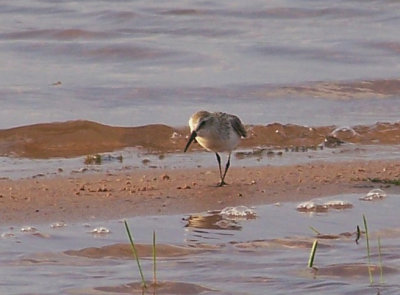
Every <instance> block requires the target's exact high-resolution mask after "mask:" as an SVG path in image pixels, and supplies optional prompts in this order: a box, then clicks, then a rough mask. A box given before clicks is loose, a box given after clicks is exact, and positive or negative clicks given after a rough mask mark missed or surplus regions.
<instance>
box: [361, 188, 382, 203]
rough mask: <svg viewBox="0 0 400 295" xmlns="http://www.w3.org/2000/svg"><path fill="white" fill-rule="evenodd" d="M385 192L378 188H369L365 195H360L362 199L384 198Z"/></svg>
mask: <svg viewBox="0 0 400 295" xmlns="http://www.w3.org/2000/svg"><path fill="white" fill-rule="evenodd" d="M386 196H387V195H386V192H385V191H384V190H382V189H380V188H374V189H372V190H370V191H369V192H368V193H367V194H366V195H365V196H362V197H360V200H363V201H375V200H380V199H384V198H386Z"/></svg>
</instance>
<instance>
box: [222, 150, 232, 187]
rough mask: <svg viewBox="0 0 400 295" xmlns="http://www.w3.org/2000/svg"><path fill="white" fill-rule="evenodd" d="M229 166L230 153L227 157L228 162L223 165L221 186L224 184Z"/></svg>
mask: <svg viewBox="0 0 400 295" xmlns="http://www.w3.org/2000/svg"><path fill="white" fill-rule="evenodd" d="M230 165H231V153H229V155H228V161H227V162H226V165H225V171H224V175H223V176H222V178H221V183H222V185H224V184H226V183H225V175H226V172H228V169H229V166H230Z"/></svg>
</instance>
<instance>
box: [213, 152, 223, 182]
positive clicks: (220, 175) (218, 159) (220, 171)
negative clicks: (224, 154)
mask: <svg viewBox="0 0 400 295" xmlns="http://www.w3.org/2000/svg"><path fill="white" fill-rule="evenodd" d="M215 155H216V156H217V161H218V168H219V177H220V178H221V182H220V183H218V186H223V185H224V184H225V182H224V177H223V176H222V169H221V157H220V156H219V155H218V153H215Z"/></svg>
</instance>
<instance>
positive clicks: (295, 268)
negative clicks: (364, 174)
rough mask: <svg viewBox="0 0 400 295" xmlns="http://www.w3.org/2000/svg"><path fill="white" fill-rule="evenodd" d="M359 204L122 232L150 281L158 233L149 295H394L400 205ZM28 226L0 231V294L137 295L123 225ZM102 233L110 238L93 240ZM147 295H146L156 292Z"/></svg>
mask: <svg viewBox="0 0 400 295" xmlns="http://www.w3.org/2000/svg"><path fill="white" fill-rule="evenodd" d="M366 193H367V192H366ZM360 197H362V195H337V196H332V197H329V198H326V199H320V200H315V201H316V202H321V203H323V202H326V201H328V200H338V199H339V200H342V201H345V202H348V203H351V204H352V205H353V206H352V207H348V206H344V208H343V209H335V208H337V207H335V208H333V207H330V208H329V209H328V210H327V211H325V212H320V213H317V212H306V213H305V212H299V211H297V210H296V206H297V205H298V204H295V203H284V204H275V205H267V206H258V207H255V208H253V210H254V211H255V213H256V217H255V218H250V219H246V218H235V217H231V216H230V217H227V216H221V215H219V214H218V213H217V212H209V213H198V214H192V215H177V216H156V217H137V218H129V219H128V223H129V224H130V227H131V230H132V231H133V234H134V239H135V241H136V243H137V244H138V245H137V248H138V252H139V255H140V256H142V259H141V263H142V266H143V269H144V275H145V277H146V279H147V280H150V279H151V277H152V259H151V251H152V250H151V240H152V231H153V230H155V231H156V236H157V249H158V250H157V253H158V264H157V265H158V271H157V276H158V280H159V281H160V282H161V285H160V286H159V287H158V288H156V289H155V294H200V293H201V294H265V292H268V294H287V293H288V292H290V293H294V294H305V293H307V294H321V293H324V294H374V295H375V294H379V293H378V292H380V294H397V293H398V290H399V288H400V285H399V284H398V274H399V271H400V256H399V255H398V251H399V247H400V230H399V223H398V218H397V208H398V206H399V200H400V195H389V196H388V197H387V198H384V199H380V200H377V201H362V200H359V198H360ZM336 204H337V203H336ZM363 214H365V216H366V217H367V222H368V229H369V233H370V244H371V265H373V267H374V268H373V269H374V271H373V273H374V284H373V285H372V286H370V283H369V276H368V269H367V250H366V240H365V235H361V238H360V240H359V242H358V244H357V243H356V242H355V240H356V237H357V234H356V226H357V225H359V226H360V228H361V229H363V228H364V226H363V219H362V215H363ZM282 216H285V218H282ZM61 225H62V224H61ZM30 226H32V227H34V228H35V229H33V230H32V229H29V228H27V227H25V230H26V232H21V230H20V229H21V227H20V226H18V227H17V226H16V227H12V228H4V227H2V228H1V229H0V231H1V232H2V238H1V244H0V245H1V246H0V247H1V252H2V255H1V258H0V260H1V263H0V265H1V273H2V283H1V284H0V290H1V293H3V294H141V291H140V288H139V287H138V286H139V285H140V284H139V283H140V277H139V273H138V271H137V266H136V263H135V261H134V260H132V259H131V252H130V247H129V245H128V244H127V237H126V233H125V232H124V225H123V223H122V222H121V221H104V222H100V223H93V224H67V225H65V226H61V227H57V225H54V224H53V227H51V226H50V225H49V224H38V225H30ZM99 227H105V228H107V229H108V230H110V232H109V233H105V234H94V233H92V231H93V229H96V228H99ZM310 227H313V228H314V229H316V230H318V231H319V232H320V234H319V235H317V234H316V233H315V232H314V231H313V230H311V229H310ZM29 230H31V232H29ZM378 237H380V240H381V260H382V265H383V268H382V269H383V283H382V282H381V281H380V268H379V265H380V264H379V255H378V253H379V250H378V246H377V245H378V242H377V239H378ZM315 239H318V240H319V246H318V248H317V252H316V257H315V260H314V267H315V268H316V269H314V270H313V269H309V268H308V267H307V261H308V257H309V253H310V249H311V246H312V243H313V241H314V240H315ZM202 292H203V293H202ZM145 293H146V294H153V289H152V288H150V289H149V290H148V291H146V292H145Z"/></svg>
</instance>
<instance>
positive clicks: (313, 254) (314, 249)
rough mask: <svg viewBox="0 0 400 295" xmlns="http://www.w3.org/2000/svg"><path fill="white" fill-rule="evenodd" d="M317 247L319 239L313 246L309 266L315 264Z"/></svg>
mask: <svg viewBox="0 0 400 295" xmlns="http://www.w3.org/2000/svg"><path fill="white" fill-rule="evenodd" d="M317 247H318V240H315V241H314V243H313V245H312V247H311V252H310V258H309V259H308V267H310V268H311V267H313V265H314V258H315V253H316V252H317Z"/></svg>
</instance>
